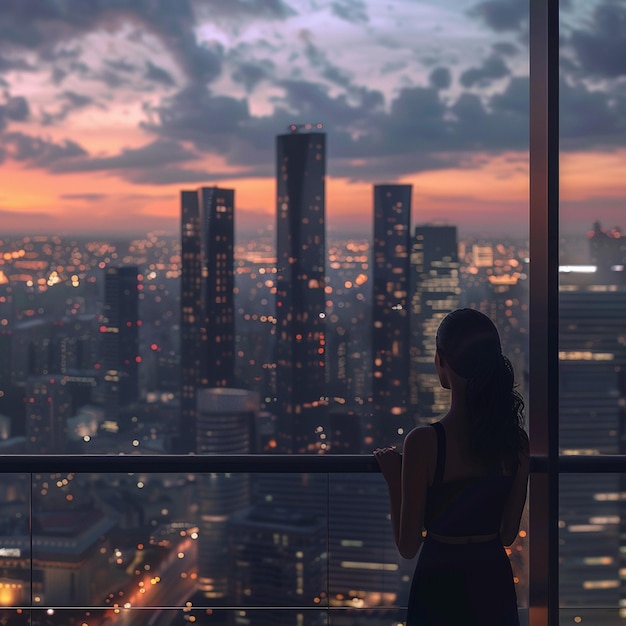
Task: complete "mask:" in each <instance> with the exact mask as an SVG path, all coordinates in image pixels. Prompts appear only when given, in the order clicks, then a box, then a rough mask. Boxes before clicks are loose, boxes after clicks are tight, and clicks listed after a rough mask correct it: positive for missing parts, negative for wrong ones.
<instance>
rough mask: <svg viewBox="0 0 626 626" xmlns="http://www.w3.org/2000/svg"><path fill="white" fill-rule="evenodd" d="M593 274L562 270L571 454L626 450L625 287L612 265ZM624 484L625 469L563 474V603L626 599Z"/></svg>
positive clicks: (567, 447) (566, 443)
mask: <svg viewBox="0 0 626 626" xmlns="http://www.w3.org/2000/svg"><path fill="white" fill-rule="evenodd" d="M594 275H595V280H594V281H593V284H587V285H585V284H582V285H581V284H576V282H577V278H578V277H577V276H576V272H575V271H572V272H569V273H567V274H561V286H560V295H559V326H560V333H559V385H560V388H559V414H560V429H559V443H560V447H561V450H562V452H563V453H565V454H577V455H586V454H624V452H626V444H625V441H626V437H625V432H626V431H625V424H626V408H625V407H626V375H625V372H626V326H625V324H624V320H625V319H626V290H625V289H624V288H623V287H617V286H616V285H614V284H606V281H605V278H606V276H607V274H606V272H598V273H594V274H589V273H584V274H582V276H581V278H583V281H581V282H587V280H588V279H589V277H590V276H594ZM584 279H587V280H584ZM618 280H619V278H618ZM624 488H625V480H624V476H623V475H620V474H586V475H567V476H562V477H561V480H560V486H559V502H560V512H559V520H560V521H559V528H560V533H559V534H560V537H559V539H560V541H559V543H560V560H561V564H560V566H559V586H560V599H561V605H562V606H622V605H623V604H624V601H625V599H626V594H625V591H624V582H623V578H622V572H623V568H624V566H625V556H624V537H625V536H626V534H625V524H624V503H623V495H622V494H623V493H624ZM594 623H595V622H594ZM597 623H598V624H605V623H606V624H609V623H615V622H614V621H610V620H607V621H606V622H605V621H601V619H600V618H599V619H598V620H597Z"/></svg>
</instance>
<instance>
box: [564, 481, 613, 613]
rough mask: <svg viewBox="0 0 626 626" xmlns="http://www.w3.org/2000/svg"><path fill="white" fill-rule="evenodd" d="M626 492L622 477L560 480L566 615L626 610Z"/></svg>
mask: <svg viewBox="0 0 626 626" xmlns="http://www.w3.org/2000/svg"><path fill="white" fill-rule="evenodd" d="M623 493H624V477H623V475H619V474H571V475H562V476H561V479H560V507H559V508H560V510H559V545H560V568H559V588H560V606H561V607H562V608H563V609H567V614H568V615H569V614H570V613H571V614H572V615H573V616H574V617H576V616H582V615H583V613H580V614H579V613H576V611H577V610H579V611H584V612H587V614H589V613H588V612H589V611H591V613H590V614H591V615H598V616H599V615H612V614H615V613H616V611H617V610H618V609H619V608H620V607H622V604H623V601H624V592H623V572H624V548H623V541H622V539H621V537H622V533H623V528H622V523H623V500H624V497H623ZM600 609H602V611H600ZM562 623H572V622H562ZM574 623H579V622H577V621H576V620H574ZM591 623H593V624H594V625H595V624H599V623H603V624H604V623H607V624H609V623H611V624H615V623H616V622H615V621H612V622H610V621H609V622H596V621H595V618H594V621H592V622H591Z"/></svg>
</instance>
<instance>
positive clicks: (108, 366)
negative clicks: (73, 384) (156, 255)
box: [100, 266, 139, 420]
mask: <svg viewBox="0 0 626 626" xmlns="http://www.w3.org/2000/svg"><path fill="white" fill-rule="evenodd" d="M100 331H101V332H102V334H103V343H104V355H103V356H104V372H105V374H104V396H105V406H106V410H107V413H108V414H109V416H110V418H111V419H114V420H116V419H118V418H119V415H118V413H119V410H120V409H121V408H123V407H126V406H128V405H129V404H132V403H133V402H136V401H137V399H138V395H139V291H138V269H137V267H135V266H129V267H109V268H107V270H106V273H105V276H104V315H103V319H102V325H101V327H100Z"/></svg>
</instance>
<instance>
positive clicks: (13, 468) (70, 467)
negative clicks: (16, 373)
mask: <svg viewBox="0 0 626 626" xmlns="http://www.w3.org/2000/svg"><path fill="white" fill-rule="evenodd" d="M547 468H548V459H547V457H544V456H533V457H532V458H531V464H530V470H531V472H533V473H543V472H546V471H547ZM378 471H379V469H378V465H377V463H376V460H375V459H374V457H373V456H371V455H368V454H319V455H318V454H310V455H307V454H211V455H201V454H189V455H180V454H178V455H174V454H163V455H158V454H146V455H143V454H119V455H118V454H110V455H109V454H98V455H88V454H85V455H82V454H77V455H61V454H42V455H33V454H10V455H0V474H25V473H26V474H28V473H35V474H36V473H56V472H68V473H71V472H76V473H90V474H114V473H136V472H145V473H184V472H194V473H207V472H211V473H252V474H274V473H276V474H289V473H293V474H297V473H313V474H350V473H355V474H364V473H377V472H378ZM559 473H562V474H574V473H581V474H598V473H607V474H608V473H626V455H617V454H610V455H609V454H607V455H571V456H570V455H561V456H559Z"/></svg>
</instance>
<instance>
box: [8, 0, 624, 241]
mask: <svg viewBox="0 0 626 626" xmlns="http://www.w3.org/2000/svg"><path fill="white" fill-rule="evenodd" d="M496 4H497V6H496ZM526 5H527V3H525V2H522V1H521V0H511V1H510V2H506V3H494V2H492V1H490V0H483V1H480V0H476V2H474V3H467V2H461V1H460V0H448V1H447V2H445V3H442V2H432V1H431V0H428V1H424V2H420V3H415V2H409V1H407V0H397V1H396V2H394V3H391V4H389V3H387V4H385V5H384V6H383V5H381V4H380V3H375V2H372V1H371V0H367V1H366V0H333V1H332V2H331V1H328V2H325V3H324V2H313V1H312V0H275V1H274V2H271V3H267V2H233V3H229V4H228V6H227V7H225V6H224V5H223V3H216V2H213V1H207V2H196V1H194V0H183V1H181V2H176V3H167V2H164V3H161V4H160V5H159V9H158V10H155V9H154V8H150V7H152V5H149V4H145V5H144V4H143V3H136V2H131V1H120V2H117V3H116V7H117V8H116V9H115V10H112V9H107V8H106V6H105V5H98V7H90V8H89V9H88V10H85V11H84V12H81V13H80V14H74V13H72V10H71V9H70V8H69V6H70V5H67V7H65V5H61V4H58V3H52V2H47V3H46V2H44V3H42V4H41V5H40V6H39V7H38V8H37V9H33V10H30V11H28V12H22V11H20V10H19V8H18V3H14V4H11V3H9V5H8V6H7V7H5V9H4V10H3V12H2V15H1V16H0V27H2V29H3V32H5V33H7V36H6V37H4V38H3V39H2V41H1V42H0V84H1V85H2V87H3V93H2V95H1V96H0V160H2V167H3V170H4V174H5V176H4V177H3V178H4V185H3V191H2V194H0V219H1V220H2V223H3V228H4V231H5V232H13V233H16V232H20V233H23V234H25V233H26V232H29V229H32V228H33V224H36V228H37V230H38V233H43V232H47V233H50V232H54V233H62V232H63V233H65V232H74V233H76V232H82V233H88V232H93V230H94V229H96V230H97V231H98V232H101V233H106V234H112V233H115V232H134V233H136V234H139V233H141V232H145V230H146V224H149V225H150V230H165V231H168V232H172V233H174V232H175V231H176V229H177V207H178V203H177V197H178V189H180V188H181V186H190V187H192V188H193V187H197V186H208V185H219V186H222V187H226V188H233V189H236V191H237V197H238V215H237V216H236V218H235V219H236V221H237V224H236V227H237V228H238V229H247V228H249V227H250V228H253V229H254V228H263V227H267V226H268V225H271V224H272V223H273V221H274V212H273V211H274V209H273V206H274V202H273V198H274V194H275V186H274V181H273V177H272V172H271V162H272V158H271V152H272V145H273V137H274V136H275V135H277V134H279V133H281V132H285V131H286V130H287V127H288V125H289V124H290V123H294V122H295V123H305V122H310V123H313V124H316V123H322V124H323V125H324V132H326V133H327V135H328V184H327V225H328V229H329V232H340V231H342V230H346V229H348V228H350V229H352V231H353V232H354V233H355V234H358V235H359V236H364V235H367V234H369V229H370V226H371V219H370V215H371V211H372V207H371V201H370V197H371V186H372V184H383V183H393V184H412V185H413V188H414V198H413V207H414V216H413V221H415V222H417V221H419V222H435V223H444V224H454V225H456V226H458V228H459V232H460V233H465V232H470V233H473V232H474V231H473V230H472V228H473V227H476V228H480V229H482V230H486V229H487V228H489V229H490V230H491V231H492V232H494V233H503V232H504V231H505V229H509V230H510V231H513V230H516V231H518V232H524V231H526V230H527V223H528V154H527V152H528V137H527V136H528V131H527V125H528V112H527V108H528V97H527V93H528V92H527V89H528V53H527V52H528V51H527V28H528V24H527V10H528V9H527V6H526ZM64 7H65V8H64ZM625 11H626V9H625V8H624V7H622V6H620V5H618V4H617V3H615V2H610V1H609V0H596V1H594V2H585V3H583V2H581V1H580V0H577V1H571V2H568V3H563V5H562V19H561V30H562V58H563V61H562V64H561V72H562V78H563V81H562V85H561V102H562V106H561V118H562V119H561V137H562V143H561V148H562V155H561V156H562V158H561V199H562V202H561V215H562V229H563V231H564V232H566V231H575V230H581V228H582V227H583V226H586V225H587V224H588V223H589V222H590V221H591V220H590V219H589V216H590V214H592V213H593V215H594V216H595V217H597V219H599V220H600V221H602V222H603V223H604V224H605V225H606V226H607V227H610V226H613V225H615V224H616V223H617V222H619V216H620V213H621V212H623V209H624V206H625V204H626V189H625V186H624V183H623V181H622V179H623V175H622V170H623V161H624V153H625V150H624V148H623V147H621V146H620V145H619V137H621V136H623V131H624V128H626V102H625V96H624V94H623V92H622V90H620V84H621V81H622V79H623V77H624V76H625V75H626V67H624V63H623V61H621V59H623V58H624V57H623V55H622V54H620V50H621V48H620V46H621V45H622V44H621V43H620V42H621V40H620V38H619V36H618V35H617V34H615V33H613V32H612V30H611V28H610V25H611V24H612V23H618V22H619V20H620V19H622V18H623V16H624V12H625ZM50 26H53V27H52V28H50ZM597 41H602V43H603V45H602V46H598V45H595V42H597ZM30 232H32V230H30ZM511 234H514V233H513V232H511Z"/></svg>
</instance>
